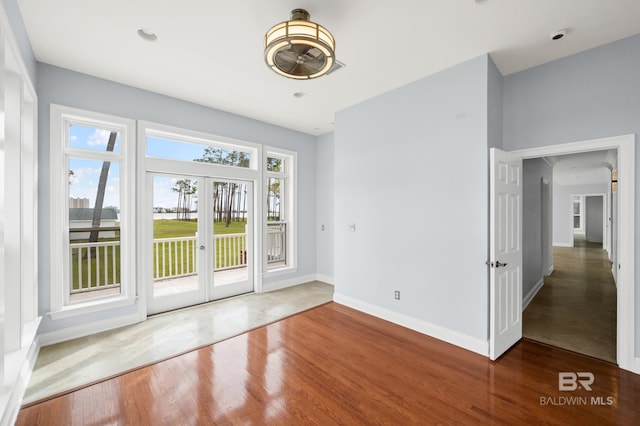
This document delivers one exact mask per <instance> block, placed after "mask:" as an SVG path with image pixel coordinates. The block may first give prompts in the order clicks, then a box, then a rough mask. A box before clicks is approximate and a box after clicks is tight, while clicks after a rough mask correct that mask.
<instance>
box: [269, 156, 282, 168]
mask: <svg viewBox="0 0 640 426" xmlns="http://www.w3.org/2000/svg"><path fill="white" fill-rule="evenodd" d="M267 171H269V172H284V171H285V170H284V160H283V159H282V158H275V157H267Z"/></svg>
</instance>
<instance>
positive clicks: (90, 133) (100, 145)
mask: <svg viewBox="0 0 640 426" xmlns="http://www.w3.org/2000/svg"><path fill="white" fill-rule="evenodd" d="M69 147H71V148H79V149H88V150H92V151H112V152H120V135H119V134H118V132H114V131H111V130H105V129H99V128H95V127H86V126H80V125H77V124H70V125H69Z"/></svg>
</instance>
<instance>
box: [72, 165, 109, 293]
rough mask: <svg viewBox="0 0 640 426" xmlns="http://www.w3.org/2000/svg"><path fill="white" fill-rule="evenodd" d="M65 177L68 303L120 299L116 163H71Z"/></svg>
mask: <svg viewBox="0 0 640 426" xmlns="http://www.w3.org/2000/svg"><path fill="white" fill-rule="evenodd" d="M67 172H68V175H69V211H68V212H69V250H70V253H69V259H70V265H69V280H70V283H69V289H70V297H69V300H70V301H71V302H78V301H86V300H89V299H95V298H98V297H105V296H112V295H114V294H120V217H119V215H120V163H119V162H113V161H100V160H87V159H79V158H70V159H69V164H68V169H67ZM100 228H104V229H103V230H100Z"/></svg>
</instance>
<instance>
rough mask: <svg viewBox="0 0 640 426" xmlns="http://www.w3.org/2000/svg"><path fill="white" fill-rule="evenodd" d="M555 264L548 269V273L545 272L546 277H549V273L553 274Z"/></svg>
mask: <svg viewBox="0 0 640 426" xmlns="http://www.w3.org/2000/svg"><path fill="white" fill-rule="evenodd" d="M553 270H554V269H553V265H551V266H549V270H547V273H546V274H544V275H545V276H546V277H548V276H549V275H551V274H553Z"/></svg>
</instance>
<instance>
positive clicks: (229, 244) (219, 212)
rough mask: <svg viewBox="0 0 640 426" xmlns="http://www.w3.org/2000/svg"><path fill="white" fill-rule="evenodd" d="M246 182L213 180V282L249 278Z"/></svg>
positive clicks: (218, 282) (224, 283) (216, 283)
mask: <svg viewBox="0 0 640 426" xmlns="http://www.w3.org/2000/svg"><path fill="white" fill-rule="evenodd" d="M248 201H249V200H248V192H247V184H243V183H235V182H220V181H215V182H213V239H214V247H215V250H214V256H215V266H214V278H213V283H214V286H222V285H226V284H231V283H235V282H239V281H246V280H247V279H248V268H247V256H248V252H247V250H248V246H247V223H248V222H247V221H248V217H249V214H250V212H248V211H247V210H248V207H247V206H248Z"/></svg>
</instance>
